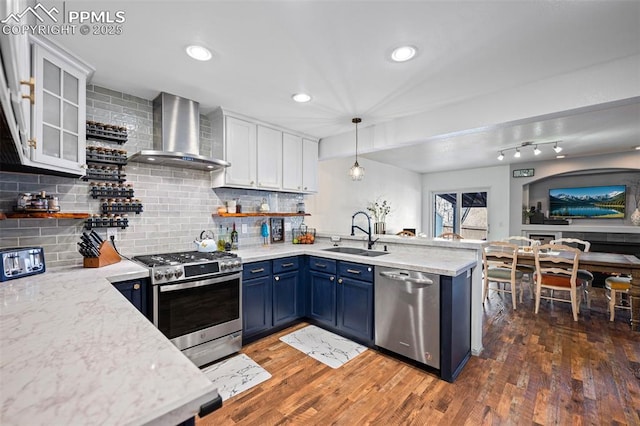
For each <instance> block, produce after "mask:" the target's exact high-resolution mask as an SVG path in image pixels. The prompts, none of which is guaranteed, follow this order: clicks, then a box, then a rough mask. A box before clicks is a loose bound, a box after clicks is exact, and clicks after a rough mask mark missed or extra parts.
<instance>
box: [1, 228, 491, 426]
mask: <svg viewBox="0 0 640 426" xmlns="http://www.w3.org/2000/svg"><path fill="white" fill-rule="evenodd" d="M342 238H343V242H342V243H341V245H343V246H352V247H359V246H360V245H362V244H365V241H363V240H362V239H360V238H359V237H356V238H353V239H351V237H346V236H345V237H342ZM378 245H379V248H383V246H384V245H387V249H388V250H389V251H390V253H389V254H388V255H384V256H379V257H377V258H366V257H365V258H363V257H358V256H355V255H349V254H342V253H330V252H327V251H324V250H323V249H324V248H328V247H331V246H332V245H331V244H330V243H329V242H328V239H327V238H324V237H323V236H319V237H318V239H317V244H314V245H306V246H305V245H293V244H280V245H278V244H273V245H270V246H268V247H263V246H256V247H250V248H246V249H242V250H240V251H239V252H238V254H239V255H240V256H241V257H242V258H243V261H244V262H245V263H246V262H254V261H260V260H266V259H276V258H280V257H285V256H294V255H296V256H297V255H313V256H323V257H328V258H333V259H338V260H348V261H352V262H354V261H360V262H363V261H364V262H366V263H368V264H373V265H379V266H389V267H396V268H410V269H412V270H420V271H425V272H431V273H436V274H441V275H449V276H458V275H460V274H464V273H465V272H467V271H468V272H467V273H471V271H474V272H473V274H476V273H477V271H475V270H476V269H477V268H475V266H476V259H475V257H474V256H477V252H478V249H479V247H480V246H481V244H479V243H475V242H464V243H462V242H447V241H434V240H426V239H419V238H415V239H402V240H400V239H396V238H395V237H391V236H389V237H382V238H381V239H380V241H379V242H378ZM147 275H148V270H147V269H145V268H143V267H141V266H138V265H137V264H135V263H133V262H129V261H126V260H123V261H121V262H119V263H117V264H115V265H110V266H107V267H104V268H99V269H83V268H80V267H63V268H57V269H51V270H49V271H48V272H47V273H46V274H42V275H36V276H32V277H26V278H22V279H19V280H14V281H11V282H8V283H5V285H4V286H2V288H1V289H0V297H1V298H2V300H3V303H4V307H3V310H2V312H1V314H0V321H1V332H0V333H1V336H0V338H1V339H2V342H3V346H2V352H3V365H2V367H1V368H0V377H1V378H2V383H3V393H2V403H1V406H2V411H1V412H0V419H1V422H2V424H7V425H9V424H20V423H22V421H23V420H24V419H25V418H26V419H30V421H32V422H34V423H46V422H49V423H51V422H54V423H55V422H60V423H67V424H71V423H84V424H89V423H92V424H98V423H104V422H106V421H108V422H114V423H118V424H145V423H149V422H153V423H154V424H177V423H179V422H181V421H184V420H186V419H188V418H190V417H193V416H194V415H195V414H197V413H198V411H199V407H200V406H201V405H202V404H205V403H207V402H209V401H211V400H213V399H215V398H216V397H217V391H216V390H215V389H214V388H213V386H212V385H211V382H209V380H208V379H207V378H206V376H205V375H204V374H202V373H201V372H200V370H199V369H198V368H196V367H195V365H193V364H192V363H191V362H190V361H189V360H188V359H187V358H186V357H184V356H183V354H182V353H181V352H180V351H179V350H178V349H177V348H175V347H174V346H173V345H172V344H171V343H170V342H169V341H168V340H167V339H166V338H165V337H164V336H163V335H162V333H160V331H159V330H157V329H156V328H155V327H154V326H153V324H152V323H151V322H149V321H148V320H147V319H146V318H144V316H142V315H140V313H139V312H138V311H137V310H136V309H135V308H134V307H133V305H131V304H130V303H128V302H127V301H126V299H125V298H123V297H122V296H121V295H120V294H119V293H118V292H117V290H115V289H114V288H113V286H112V285H111V284H110V282H118V281H124V280H129V279H133V278H141V277H145V276H147ZM479 288H480V287H478V286H476V285H474V286H473V289H472V290H473V292H474V293H475V292H476V290H478V289H479ZM473 300H474V307H473V308H472V309H475V308H476V307H475V304H476V303H475V301H476V297H475V295H474V296H473ZM480 308H481V307H480ZM480 320H481V318H480ZM472 321H475V319H474V320H472ZM474 327H475V325H474ZM479 327H480V330H481V324H480V326H479ZM472 339H473V341H474V342H476V343H474V345H472V349H473V352H474V353H475V352H477V351H478V345H480V346H479V348H480V349H481V342H482V340H481V335H480V336H478V335H476V334H474V331H472ZM478 342H479V343H478Z"/></svg>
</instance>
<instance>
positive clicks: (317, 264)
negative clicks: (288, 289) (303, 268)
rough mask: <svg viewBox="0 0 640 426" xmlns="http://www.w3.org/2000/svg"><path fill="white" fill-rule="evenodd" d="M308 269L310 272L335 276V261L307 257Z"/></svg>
mask: <svg viewBox="0 0 640 426" xmlns="http://www.w3.org/2000/svg"><path fill="white" fill-rule="evenodd" d="M309 269H311V270H312V271H319V272H326V273H327V274H335V273H336V261H335V260H333V259H325V258H323V257H315V256H311V257H309Z"/></svg>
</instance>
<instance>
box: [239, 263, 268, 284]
mask: <svg viewBox="0 0 640 426" xmlns="http://www.w3.org/2000/svg"><path fill="white" fill-rule="evenodd" d="M268 275H271V261H269V260H265V261H264V262H252V263H246V264H244V265H243V266H242V279H243V280H250V279H251V278H258V277H264V276H268Z"/></svg>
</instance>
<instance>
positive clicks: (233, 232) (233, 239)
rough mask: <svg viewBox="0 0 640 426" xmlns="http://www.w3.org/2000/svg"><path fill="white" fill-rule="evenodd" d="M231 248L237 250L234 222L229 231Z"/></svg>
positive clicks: (236, 233) (236, 234)
mask: <svg viewBox="0 0 640 426" xmlns="http://www.w3.org/2000/svg"><path fill="white" fill-rule="evenodd" d="M231 250H238V231H236V223H235V222H233V229H232V231H231Z"/></svg>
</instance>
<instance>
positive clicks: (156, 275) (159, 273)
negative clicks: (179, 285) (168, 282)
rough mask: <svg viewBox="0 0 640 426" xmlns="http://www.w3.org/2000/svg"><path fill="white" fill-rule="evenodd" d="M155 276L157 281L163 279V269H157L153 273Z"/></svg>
mask: <svg viewBox="0 0 640 426" xmlns="http://www.w3.org/2000/svg"><path fill="white" fill-rule="evenodd" d="M153 278H154V279H155V280H156V281H160V280H161V279H163V278H164V274H163V273H162V271H155V272H154V273H153Z"/></svg>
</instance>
